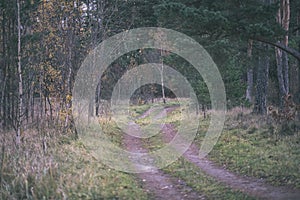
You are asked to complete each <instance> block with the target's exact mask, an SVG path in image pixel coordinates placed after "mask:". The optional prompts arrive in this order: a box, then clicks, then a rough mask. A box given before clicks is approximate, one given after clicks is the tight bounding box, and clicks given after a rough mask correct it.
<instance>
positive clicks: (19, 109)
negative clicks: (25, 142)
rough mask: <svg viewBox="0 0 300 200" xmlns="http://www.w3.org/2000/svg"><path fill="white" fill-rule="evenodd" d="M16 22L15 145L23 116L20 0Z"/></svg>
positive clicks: (18, 141)
mask: <svg viewBox="0 0 300 200" xmlns="http://www.w3.org/2000/svg"><path fill="white" fill-rule="evenodd" d="M17 20H18V78H19V84H18V85H19V99H18V100H19V102H18V103H19V106H18V120H17V135H16V144H17V145H18V144H20V139H21V129H22V115H23V80H22V67H21V19H20V0H17Z"/></svg>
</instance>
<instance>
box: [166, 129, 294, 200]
mask: <svg viewBox="0 0 300 200" xmlns="http://www.w3.org/2000/svg"><path fill="white" fill-rule="evenodd" d="M162 131H163V133H164V134H163V135H164V138H163V139H164V142H166V143H169V142H170V141H171V140H172V138H173V137H174V136H175V135H176V130H175V128H174V126H173V125H172V124H165V125H164V126H162ZM175 148H176V147H175ZM198 155H199V148H198V146H197V145H196V144H194V143H193V144H192V145H191V146H190V148H189V149H188V150H187V151H186V152H185V153H184V154H183V157H184V158H186V159H187V160H188V161H189V162H191V163H193V164H195V165H196V166H197V167H199V168H200V169H201V170H202V171H203V172H205V173H206V174H207V175H209V176H211V177H213V178H215V179H216V180H217V181H219V182H221V183H223V184H225V185H227V186H229V187H231V188H233V189H235V190H239V191H241V192H243V193H246V194H248V195H250V196H253V197H257V198H260V199H272V200H273V199H276V200H281V199H282V200H283V199H290V200H291V199H295V200H296V199H300V191H299V190H293V189H290V188H287V187H276V186H271V185H269V184H267V183H266V182H265V181H264V180H262V179H257V178H253V177H246V176H241V175H238V174H235V173H233V172H230V171H228V170H226V169H224V168H222V167H219V166H217V165H215V164H214V163H213V162H212V161H210V160H209V159H207V158H202V159H200V157H199V156H198Z"/></svg>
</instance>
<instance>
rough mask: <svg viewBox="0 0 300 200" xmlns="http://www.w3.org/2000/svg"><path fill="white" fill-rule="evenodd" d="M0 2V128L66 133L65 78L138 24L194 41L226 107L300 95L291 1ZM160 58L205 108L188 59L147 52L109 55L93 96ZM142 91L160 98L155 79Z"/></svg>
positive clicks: (295, 13) (299, 17)
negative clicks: (213, 69)
mask: <svg viewBox="0 0 300 200" xmlns="http://www.w3.org/2000/svg"><path fill="white" fill-rule="evenodd" d="M0 6H1V31H0V32H1V33H0V35H1V48H0V49H1V51H0V53H1V70H0V81H1V84H0V91H1V92H0V97H1V98H0V101H1V106H0V119H1V128H2V129H4V130H7V129H12V128H14V129H15V130H16V132H17V135H18V136H19V135H20V134H21V132H22V130H25V129H27V128H28V127H30V126H39V123H43V122H45V121H46V122H47V123H48V122H49V123H50V121H51V123H55V124H56V125H57V126H56V127H60V128H62V130H64V131H65V130H67V129H68V127H70V124H71V122H70V121H72V120H70V119H71V118H70V117H69V115H70V107H71V99H72V85H73V83H74V79H75V77H76V72H77V71H78V69H79V67H80V65H81V62H82V61H83V59H84V58H85V56H86V55H87V54H88V52H90V51H91V50H92V49H93V48H95V47H96V46H97V45H98V44H99V43H101V42H102V41H103V40H105V39H106V38H108V37H110V36H113V35H115V34H117V33H120V32H123V31H126V30H130V29H134V28H139V27H164V28H169V29H173V30H176V31H179V32H182V33H184V34H187V35H188V36H190V37H192V38H193V39H195V40H196V41H197V42H199V43H200V44H201V45H202V46H203V47H204V48H205V49H206V50H207V51H208V52H209V53H210V55H211V56H212V58H213V60H214V61H215V63H216V64H217V66H218V68H219V70H220V72H221V74H222V77H223V80H224V83H225V87H226V93H227V104H228V107H229V108H232V107H235V106H250V107H252V108H253V111H254V112H255V113H258V114H263V115H264V114H266V113H267V106H268V105H273V106H276V107H277V106H278V107H282V106H283V105H284V100H283V98H282V97H284V96H285V95H287V94H291V95H292V98H293V101H295V102H296V103H299V101H300V95H299V94H300V87H299V85H300V84H299V81H300V70H299V60H300V35H299V34H300V30H299V29H300V28H299V23H300V10H299V7H300V2H298V1H296V0H291V1H289V0H278V1H277V0H247V1H236V0H229V1H225V2H219V1H206V0H194V1H190V0H189V1H185V0H166V1H156V0H151V1H148V0H146V1H135V0H128V1H121V0H114V1H105V0H103V1H102V0H101V1H90V0H85V1H80V0H75V1H57V0H51V1H48V0H47V1H46V0H45V1H44V0H38V1H35V0H25V1H22V0H18V1H6V0H2V1H1V5H0ZM162 59H163V60H164V62H165V63H167V64H168V65H169V66H172V67H174V68H175V69H176V70H178V71H180V72H181V73H182V74H184V75H185V76H186V77H187V79H188V80H189V81H190V83H191V84H192V86H193V88H194V90H195V91H196V92H197V96H198V100H199V102H200V104H201V105H204V106H207V107H209V103H210V102H209V94H208V91H207V88H206V85H205V83H204V82H203V81H202V80H199V78H198V77H199V76H195V72H194V71H193V68H192V67H191V66H189V63H187V62H186V61H185V60H183V59H182V58H180V57H178V56H176V55H174V54H170V53H169V54H166V53H164V54H161V52H159V51H155V50H153V49H152V50H151V49H150V50H145V51H144V53H141V51H139V52H131V53H129V54H128V55H125V56H122V57H121V58H120V59H118V60H117V61H115V62H114V63H113V64H112V65H111V66H110V67H109V69H108V70H107V71H106V72H105V76H103V77H102V79H101V81H100V82H103V83H102V84H101V83H99V87H98V89H97V97H98V98H97V99H100V98H103V99H109V98H110V95H111V90H112V88H113V87H114V85H115V84H116V82H117V80H118V79H119V78H120V77H121V76H122V74H124V72H125V71H126V70H128V69H130V68H132V67H135V66H138V65H139V64H141V63H146V62H160V61H161V60H162ZM141 90H142V92H140V93H143V94H144V95H142V96H143V98H146V99H145V100H146V101H147V100H148V99H150V98H153V97H159V96H161V95H162V93H161V91H160V89H159V86H158V85H156V86H155V85H149V86H148V87H144V88H143V89H141ZM166 95H167V96H168V95H171V96H172V94H171V93H170V91H167V94H166ZM144 96H145V97H144Z"/></svg>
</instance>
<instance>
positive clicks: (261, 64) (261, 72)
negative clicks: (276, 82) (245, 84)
mask: <svg viewBox="0 0 300 200" xmlns="http://www.w3.org/2000/svg"><path fill="white" fill-rule="evenodd" d="M269 65H270V58H269V56H267V55H262V56H259V58H258V66H257V68H258V69H257V80H256V101H255V108H254V112H255V113H256V114H260V115H264V114H266V113H267V91H268V79H269Z"/></svg>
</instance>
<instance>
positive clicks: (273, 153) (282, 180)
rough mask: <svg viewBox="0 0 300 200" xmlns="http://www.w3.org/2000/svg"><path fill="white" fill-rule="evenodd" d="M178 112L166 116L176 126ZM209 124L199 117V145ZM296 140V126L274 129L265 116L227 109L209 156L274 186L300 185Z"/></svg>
mask: <svg viewBox="0 0 300 200" xmlns="http://www.w3.org/2000/svg"><path fill="white" fill-rule="evenodd" d="M179 114H180V113H179V112H178V111H175V112H173V113H172V115H170V116H169V117H168V118H169V120H172V119H173V122H172V123H173V124H174V125H175V126H177V125H178V124H179V120H180V118H179ZM176 116H177V117H176ZM208 125H209V119H203V118H202V119H201V122H200V128H199V132H198V135H197V137H196V143H197V144H198V145H199V147H200V145H201V141H202V140H203V138H204V136H205V133H206V130H207V127H208ZM276 128H277V127H276V126H275V129H276ZM289 131H290V130H289ZM297 131H298V132H297ZM274 132H275V133H274ZM299 143H300V133H299V129H298V130H295V132H292V134H291V131H290V132H289V133H288V134H285V133H284V132H281V133H276V130H275V131H274V124H272V123H270V122H269V121H268V120H267V119H265V118H262V117H259V116H255V115H253V114H251V113H250V112H249V111H247V110H243V111H241V110H238V111H236V110H235V111H230V112H228V113H227V120H226V122H225V127H224V130H223V132H222V134H221V136H220V138H219V140H218V142H217V144H216V145H215V146H214V149H213V150H212V152H211V153H210V154H209V158H210V159H211V160H213V161H214V162H215V163H217V164H219V165H221V166H224V167H226V168H228V169H229V170H231V171H233V172H236V173H239V174H243V175H248V176H253V177H257V178H262V179H265V180H267V181H268V182H269V183H270V184H272V185H275V186H279V185H282V186H283V185H285V186H290V187H293V188H300V173H299V170H300V168H299V166H300V148H299Z"/></svg>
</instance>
